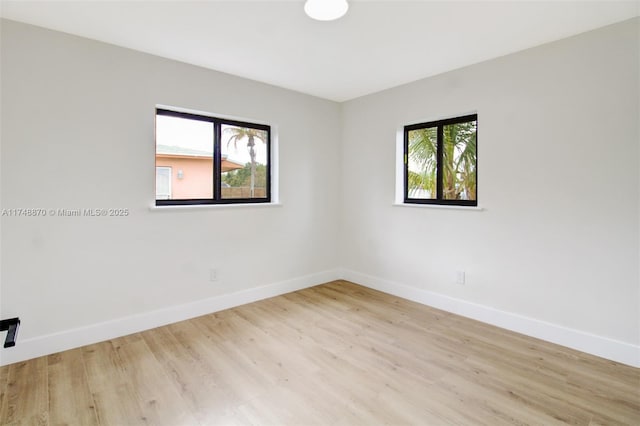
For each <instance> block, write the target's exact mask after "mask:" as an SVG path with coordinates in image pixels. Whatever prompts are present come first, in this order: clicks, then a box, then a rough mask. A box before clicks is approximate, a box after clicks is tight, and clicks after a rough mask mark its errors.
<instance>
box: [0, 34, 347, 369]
mask: <svg viewBox="0 0 640 426" xmlns="http://www.w3.org/2000/svg"><path fill="white" fill-rule="evenodd" d="M212 48H214V47H212ZM0 50H1V53H2V133H1V136H2V206H3V207H4V208H7V209H8V208H45V209H51V208H53V209H57V208H69V209H73V208H128V209H129V210H130V212H131V213H130V216H129V217H125V218H108V217H107V218H91V217H66V218H65V217H49V216H48V217H40V218H25V217H2V226H3V228H2V230H3V234H2V287H1V293H0V298H1V308H0V309H1V311H2V312H1V315H2V317H3V318H5V317H10V316H12V315H19V316H20V318H21V320H22V327H21V329H20V332H19V343H24V342H29V341H32V340H33V339H37V338H40V337H43V336H50V335H51V334H52V333H56V332H66V331H69V330H72V329H75V328H77V327H84V326H89V325H93V324H96V323H100V322H103V321H109V320H114V319H118V318H123V317H127V316H130V315H135V314H141V313H145V312H149V311H152V310H157V309H163V308H167V307H172V306H176V305H180V304H185V303H190V302H194V301H199V300H202V299H205V298H210V297H213V296H217V295H222V294H229V293H232V292H237V291H240V290H245V289H250V288H254V287H256V286H261V285H266V284H271V283H280V282H287V281H288V280H294V279H298V278H300V277H308V276H309V275H311V276H312V278H311V279H310V280H307V281H305V283H306V284H307V285H309V284H311V283H313V284H316V283H318V282H313V274H317V273H321V272H323V271H327V270H331V269H333V268H335V267H336V266H337V265H338V263H339V260H338V255H337V252H336V250H334V246H335V240H336V239H337V237H338V234H337V228H338V223H339V219H338V216H337V215H338V214H339V209H338V206H337V202H339V195H338V194H337V193H336V188H338V187H339V185H338V182H339V179H340V170H341V166H340V156H339V155H338V153H339V146H340V145H339V144H340V108H339V105H338V104H336V103H334V102H330V101H325V100H321V99H318V98H314V97H311V96H306V95H302V94H299V93H295V92H292V91H288V90H284V89H280V88H276V87H273V86H269V85H265V84H261V83H257V82H253V81H249V80H246V79H241V78H237V77H234V76H230V75H226V74H222V73H218V72H214V71H210V70H206V69H203V68H198V67H195V66H191V65H186V64H183V63H179V62H174V61H170V60H166V59H162V58H158V57H154V56H151V55H147V54H143V53H139V52H135V51H132V50H127V49H123V48H119V47H115V46H111V45H107V44H103V43H98V42H95V41H91V40H87V39H83V38H79V37H75V36H70V35H65V34H62V33H59V32H54V31H48V30H44V29H41V28H37V27H32V26H29V25H24V24H20V23H16V22H12V21H2V45H1V49H0ZM256 66H259V64H256ZM156 104H164V105H174V106H179V107H183V108H191V109H195V110H201V111H208V112H211V113H219V114H225V115H231V116H236V117H242V118H246V119H249V120H252V119H253V120H258V121H261V122H266V123H269V124H271V125H273V126H275V128H276V130H277V133H278V135H279V138H278V139H279V140H278V145H279V165H280V167H279V176H280V191H279V192H280V201H281V203H282V206H279V207H264V206H259V207H243V208H210V209H200V210H189V211H176V210H170V211H161V212H157V211H150V209H149V206H150V205H152V204H153V203H154V197H155V192H154V178H155V174H154V161H155V160H154V155H155V145H154V143H155V142H154V135H153V132H154V115H155V105H156ZM210 267H217V268H219V272H218V273H219V281H218V282H216V283H211V282H209V272H208V269H209V268H210ZM19 350H21V349H20V345H18V346H17V347H16V348H14V349H11V350H6V351H3V352H2V354H1V355H3V356H5V357H10V353H9V351H19ZM12 353H13V352H12Z"/></svg>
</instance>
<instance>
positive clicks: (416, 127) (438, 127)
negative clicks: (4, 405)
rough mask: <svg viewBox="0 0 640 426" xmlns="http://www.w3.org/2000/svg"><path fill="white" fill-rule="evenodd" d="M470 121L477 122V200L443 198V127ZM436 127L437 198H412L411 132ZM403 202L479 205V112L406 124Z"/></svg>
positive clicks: (464, 205) (403, 159) (403, 158)
mask: <svg viewBox="0 0 640 426" xmlns="http://www.w3.org/2000/svg"><path fill="white" fill-rule="evenodd" d="M470 121H475V122H476V164H475V178H476V198H475V200H449V199H445V198H443V195H442V192H443V183H442V182H443V179H444V172H443V157H444V147H443V145H444V140H443V139H444V135H443V133H444V132H443V127H444V126H447V125H451V124H459V123H467V122H470ZM434 127H435V128H436V134H437V138H436V142H437V153H436V156H437V158H436V197H435V198H411V197H409V132H410V131H412V130H420V129H427V128H434ZM403 139H404V141H403V157H402V162H403V175H404V176H403V179H404V182H403V186H404V188H403V202H404V203H405V204H431V205H440V206H463V207H477V206H478V114H477V113H476V114H467V115H463V116H459V117H452V118H446V119H442V120H436V121H429V122H424V123H417V124H410V125H407V126H404V133H403Z"/></svg>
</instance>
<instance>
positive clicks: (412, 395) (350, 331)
mask: <svg viewBox="0 0 640 426" xmlns="http://www.w3.org/2000/svg"><path fill="white" fill-rule="evenodd" d="M18 344H19V342H18ZM564 423H569V424H578V425H616V424H625V425H639V424H640V370H639V369H634V368H632V367H628V366H624V365H620V364H616V363H614V362H610V361H606V360H603V359H600V358H596V357H593V356H590V355H586V354H583V353H580V352H576V351H573V350H570V349H566V348H563V347H560V346H556V345H553V344H549V343H545V342H542V341H539V340H535V339H531V338H528V337H524V336H521V335H518V334H515V333H511V332H508V331H505V330H502V329H499V328H495V327H492V326H489V325H486V324H482V323H479V322H476V321H472V320H469V319H465V318H461V317H458V316H455V315H452V314H448V313H445V312H442V311H438V310H435V309H431V308H428V307H425V306H422V305H419V304H416V303H412V302H409V301H406V300H403V299H399V298H396V297H393V296H389V295H386V294H383V293H379V292H376V291H373V290H369V289H366V288H364V287H360V286H357V285H355V284H351V283H348V282H344V281H336V282H332V283H328V284H325V285H321V286H317V287H313V288H310V289H306V290H302V291H298V292H295V293H291V294H288V295H284V296H279V297H276V298H272V299H268V300H264V301H261V302H257V303H252V304H250V305H245V306H241V307H239V308H235V309H230V310H227V311H223V312H219V313H216V314H211V315H207V316H204V317H200V318H196V319H193V320H189V321H184V322H180V323H177V324H173V325H169V326H166V327H161V328H157V329H154V330H150V331H146V332H143V333H138V334H134V335H131V336H127V337H122V338H119V339H114V340H110V341H107V342H103V343H98V344H95V345H91V346H86V347H83V348H79V349H74V350H70V351H66V352H62V353H59V354H54V355H50V356H47V357H42V358H37V359H33V360H30V361H26V362H20V363H16V364H12V365H9V366H6V367H3V368H0V424H3V425H14V424H16V425H17V424H20V425H22V424H43V425H46V424H52V425H59V424H69V425H96V424H101V425H117V426H120V425H129V424H148V425H170V426H178V425H214V424H225V425H226V424H230V425H235V424H254V425H315V424H318V425H352V424H353V425H356V424H361V425H377V424H390V425H396V424H398V425H399V424H414V425H447V424H460V425H467V424H468V425H475V424H487V425H500V424H530V425H554V424H564Z"/></svg>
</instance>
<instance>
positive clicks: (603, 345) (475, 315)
mask: <svg viewBox="0 0 640 426" xmlns="http://www.w3.org/2000/svg"><path fill="white" fill-rule="evenodd" d="M342 278H343V279H345V280H348V281H352V282H354V283H357V284H361V285H363V286H365V287H369V288H372V289H374V290H379V291H382V292H384V293H388V294H392V295H394V296H398V297H402V298H404V299H408V300H411V301H414V302H418V303H422V304H423V305H428V306H432V307H434V308H437V309H441V310H443V311H447V312H451V313H454V314H458V315H461V316H464V317H467V318H472V319H474V320H478V321H481V322H484V323H488V324H491V325H495V326H498V327H501V328H504V329H507V330H511V331H515V332H518V333H521V334H524V335H527V336H531V337H535V338H538V339H542V340H545V341H547V342H551V343H556V344H558V345H562V346H566V347H568V348H571V349H576V350H579V351H582V352H586V353H588V354H592V355H596V356H599V357H602V358H606V359H609V360H612V361H616V362H619V363H622V364H627V365H631V366H633V367H640V346H637V345H632V344H630V343H625V342H621V341H618V340H614V339H609V338H607V337H602V336H597V335H595V334H590V333H586V332H584V331H580V330H575V329H571V328H567V327H563V326H560V325H557V324H552V323H549V322H545V321H540V320H537V319H534V318H529V317H525V316H523V315H518V314H514V313H511V312H506V311H501V310H498V309H495V308H491V307H489V306H484V305H479V304H476V303H472V302H467V301H465V300H461V299H456V298H453V297H449V296H445V295H443V294H439V293H434V292H431V291H427V290H421V289H418V288H415V287H411V286H408V285H406V284H401V283H396V282H393V281H389V280H385V279H381V278H377V277H373V276H370V275H366V274H363V273H360V272H356V271H352V270H349V269H344V270H343V271H342Z"/></svg>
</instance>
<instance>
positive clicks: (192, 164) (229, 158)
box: [156, 109, 271, 206]
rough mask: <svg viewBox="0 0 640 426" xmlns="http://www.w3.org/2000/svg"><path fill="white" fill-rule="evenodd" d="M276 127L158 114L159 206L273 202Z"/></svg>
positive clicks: (183, 115)
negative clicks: (273, 129) (272, 141)
mask: <svg viewBox="0 0 640 426" xmlns="http://www.w3.org/2000/svg"><path fill="white" fill-rule="evenodd" d="M270 137H271V128H270V126H266V125H262V124H254V123H245V122H240V121H233V120H226V119H220V118H215V117H208V116H203V115H196V114H190V113H184V112H176V111H170V110H166V109H157V110H156V205H158V206H162V205H181V204H229V203H264V202H270V201H271V188H270V184H271V182H270V175H271V171H270V161H269V159H270Z"/></svg>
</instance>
